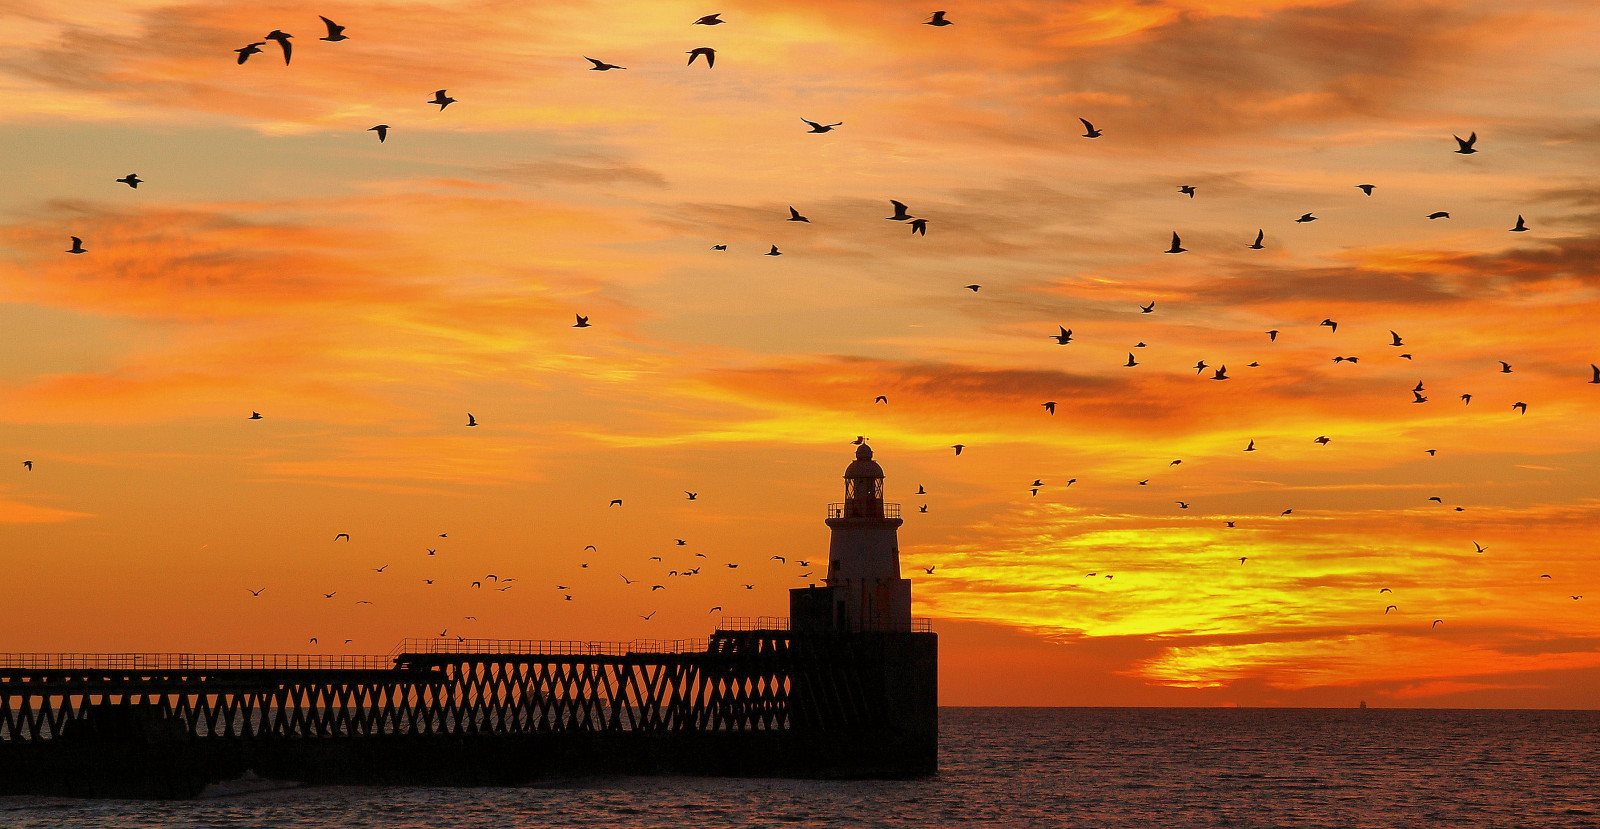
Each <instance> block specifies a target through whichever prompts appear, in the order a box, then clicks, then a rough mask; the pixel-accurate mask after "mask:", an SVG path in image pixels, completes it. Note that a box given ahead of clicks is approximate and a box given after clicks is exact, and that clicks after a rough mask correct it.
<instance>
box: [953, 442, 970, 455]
mask: <svg viewBox="0 0 1600 829" xmlns="http://www.w3.org/2000/svg"><path fill="white" fill-rule="evenodd" d="M950 448H951V449H954V450H956V454H957V455H960V454H961V450H963V449H965V448H967V445H966V444H964V443H957V444H955V445H953V446H951V447H950Z"/></svg>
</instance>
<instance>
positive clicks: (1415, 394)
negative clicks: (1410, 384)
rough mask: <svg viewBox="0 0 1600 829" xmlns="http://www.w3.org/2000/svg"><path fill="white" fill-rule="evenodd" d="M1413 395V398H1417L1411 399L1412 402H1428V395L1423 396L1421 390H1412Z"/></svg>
mask: <svg viewBox="0 0 1600 829" xmlns="http://www.w3.org/2000/svg"><path fill="white" fill-rule="evenodd" d="M1411 396H1412V397H1413V398H1415V399H1413V400H1412V401H1411V402H1412V403H1426V402H1428V398H1426V397H1423V396H1422V392H1420V391H1414V392H1412V393H1411Z"/></svg>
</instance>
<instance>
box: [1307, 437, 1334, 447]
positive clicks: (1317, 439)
mask: <svg viewBox="0 0 1600 829" xmlns="http://www.w3.org/2000/svg"><path fill="white" fill-rule="evenodd" d="M1331 440H1333V438H1330V437H1328V436H1327V435H1318V436H1316V437H1314V438H1312V439H1311V442H1312V443H1318V444H1321V445H1323V446H1327V445H1328V442H1329V441H1331Z"/></svg>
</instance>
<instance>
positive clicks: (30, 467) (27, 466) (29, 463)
mask: <svg viewBox="0 0 1600 829" xmlns="http://www.w3.org/2000/svg"><path fill="white" fill-rule="evenodd" d="M22 468H24V469H26V470H28V471H29V472H32V471H33V461H23V462H22Z"/></svg>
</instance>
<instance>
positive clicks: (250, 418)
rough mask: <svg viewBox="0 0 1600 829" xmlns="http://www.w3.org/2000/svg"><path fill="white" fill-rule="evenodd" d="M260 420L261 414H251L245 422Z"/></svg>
mask: <svg viewBox="0 0 1600 829" xmlns="http://www.w3.org/2000/svg"><path fill="white" fill-rule="evenodd" d="M260 419H261V413H260V412H251V413H250V416H249V417H247V418H245V420H260Z"/></svg>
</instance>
